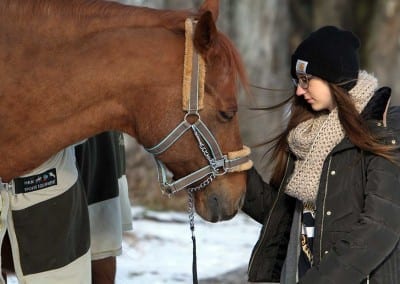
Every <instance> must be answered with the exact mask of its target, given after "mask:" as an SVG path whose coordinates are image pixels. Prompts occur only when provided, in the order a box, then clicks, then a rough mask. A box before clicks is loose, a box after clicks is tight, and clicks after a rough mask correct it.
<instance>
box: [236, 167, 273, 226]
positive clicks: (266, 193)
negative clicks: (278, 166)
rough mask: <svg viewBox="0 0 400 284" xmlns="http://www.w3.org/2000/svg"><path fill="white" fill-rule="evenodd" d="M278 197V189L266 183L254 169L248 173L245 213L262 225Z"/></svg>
mask: <svg viewBox="0 0 400 284" xmlns="http://www.w3.org/2000/svg"><path fill="white" fill-rule="evenodd" d="M277 195H278V191H277V189H275V188H274V187H272V186H270V185H269V184H268V183H266V182H264V181H263V179H262V177H261V176H260V175H259V173H258V172H257V171H256V170H255V169H254V167H253V168H251V169H250V170H248V171H247V190H246V196H245V200H244V204H243V207H242V210H243V212H245V213H246V214H247V215H249V216H250V217H251V218H253V219H254V220H256V221H257V222H259V223H261V224H262V223H263V222H264V219H265V217H266V215H267V213H268V212H269V209H270V208H271V207H272V204H273V201H274V200H275V198H276V197H277Z"/></svg>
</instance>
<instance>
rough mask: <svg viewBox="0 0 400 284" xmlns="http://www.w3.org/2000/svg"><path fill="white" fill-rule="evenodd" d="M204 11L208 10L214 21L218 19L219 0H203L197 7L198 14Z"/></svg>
mask: <svg viewBox="0 0 400 284" xmlns="http://www.w3.org/2000/svg"><path fill="white" fill-rule="evenodd" d="M206 11H210V12H211V14H212V16H213V20H214V22H216V21H217V19H218V14H219V0H206V1H204V3H203V5H201V7H200V9H199V14H202V13H204V12H206Z"/></svg>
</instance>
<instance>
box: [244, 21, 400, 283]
mask: <svg viewBox="0 0 400 284" xmlns="http://www.w3.org/2000/svg"><path fill="white" fill-rule="evenodd" d="M359 45H360V43H359V40H358V38H357V37H356V36H355V35H354V34H353V33H351V32H349V31H344V30H340V29H338V28H336V27H332V26H327V27H323V28H321V29H319V30H317V31H315V32H313V33H311V34H310V35H309V36H308V37H307V38H306V39H305V40H304V41H303V42H302V43H301V44H300V45H299V46H298V48H297V49H296V50H295V52H294V54H293V55H292V65H291V73H292V77H293V79H294V83H295V85H296V89H295V98H294V101H293V105H292V111H291V117H290V119H289V122H288V125H287V128H286V130H285V131H284V132H283V134H282V135H281V136H280V137H278V139H277V140H276V145H275V148H274V154H273V162H274V163H275V164H276V166H275V170H274V172H273V175H272V178H271V181H270V183H265V182H264V181H263V180H262V179H261V177H260V176H259V174H258V173H257V172H256V171H255V170H254V169H252V170H250V171H249V172H248V189H247V195H246V200H245V203H244V206H243V211H244V212H246V213H247V214H248V215H250V216H251V217H253V218H254V219H255V220H257V221H259V222H260V223H262V224H263V228H262V230H261V233H260V238H259V240H258V242H257V243H256V245H255V247H254V249H253V253H252V256H251V259H250V263H249V271H248V273H249V281H251V282H280V283H286V284H293V283H307V284H318V283H321V284H322V283H323V284H329V283H332V284H333V283H340V284H346V283H349V284H356V283H384V284H392V283H400V250H399V248H398V242H399V239H400V177H399V176H400V170H399V162H398V159H397V158H398V157H397V155H398V154H397V153H398V152H397V141H396V138H395V137H394V136H393V133H391V132H390V131H389V129H388V127H387V125H386V122H385V113H386V111H387V105H388V101H389V98H390V89H389V88H380V89H378V88H377V87H378V83H377V79H376V78H375V77H374V76H372V75H371V74H368V73H367V72H365V71H360V70H359V63H358V55H357V52H358V48H359Z"/></svg>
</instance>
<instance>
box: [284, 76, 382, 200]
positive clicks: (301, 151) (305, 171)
mask: <svg viewBox="0 0 400 284" xmlns="http://www.w3.org/2000/svg"><path fill="white" fill-rule="evenodd" d="M377 86H378V81H377V79H376V78H375V77H374V76H372V75H370V74H368V73H367V72H365V71H360V72H359V74H358V81H357V84H356V85H355V86H354V88H353V89H351V90H350V92H349V94H350V97H351V98H352V99H353V102H354V104H355V107H356V109H357V111H358V112H359V113H361V111H362V110H363V109H364V107H365V106H366V104H367V103H368V101H369V100H370V98H371V97H372V96H373V94H374V92H375V90H376V88H377ZM344 137H345V133H344V129H343V127H342V125H341V124H340V121H339V117H338V110H337V108H335V109H333V110H332V111H331V112H330V113H329V114H322V115H320V116H317V117H316V118H313V119H310V120H307V121H304V122H302V123H300V124H299V125H298V126H297V127H296V128H294V129H293V130H291V131H290V133H289V135H288V144H289V147H290V150H291V151H292V152H293V153H294V154H295V155H296V157H297V160H296V162H295V168H294V172H293V174H292V176H291V177H290V180H289V183H288V185H287V187H286V193H287V194H289V195H291V196H293V197H295V198H297V199H299V200H301V201H303V203H305V204H307V205H311V206H313V205H314V204H315V200H316V197H317V193H318V187H319V182H320V177H321V172H322V166H323V163H324V161H325V159H326V157H327V156H328V154H329V153H330V152H331V151H332V149H333V148H334V147H335V146H336V145H337V144H338V143H339V142H340V141H341V140H342V139H343V138H344Z"/></svg>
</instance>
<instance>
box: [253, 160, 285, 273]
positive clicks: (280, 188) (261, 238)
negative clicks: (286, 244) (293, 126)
mask: <svg viewBox="0 0 400 284" xmlns="http://www.w3.org/2000/svg"><path fill="white" fill-rule="evenodd" d="M288 167H289V157H288V159H287V161H286V167H285V174H284V176H283V179H282V182H281V184H280V186H279V190H278V195H277V196H276V198H275V200H274V203H273V204H272V207H271V210H270V212H269V215H268V219H267V222H266V223H265V226H264V229H263V232H262V235H261V237H260V240H263V239H264V235H265V232H266V231H267V228H268V225H269V222H270V220H271V216H272V211H273V210H274V208H275V206H276V203H277V202H278V199H279V196H280V195H281V191H282V188H283V183H284V182H285V180H286V175H287V170H288ZM260 245H261V242H260V243H259V244H258V245H257V247H256V248H255V250H254V253H253V255H252V257H251V259H250V263H249V267H248V269H247V273H248V274H250V273H249V272H250V269H251V267H252V265H253V261H254V257H255V255H256V254H257V252H258V250H259V248H260Z"/></svg>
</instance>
